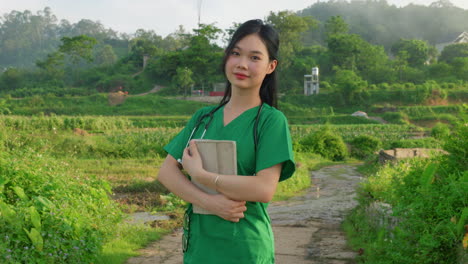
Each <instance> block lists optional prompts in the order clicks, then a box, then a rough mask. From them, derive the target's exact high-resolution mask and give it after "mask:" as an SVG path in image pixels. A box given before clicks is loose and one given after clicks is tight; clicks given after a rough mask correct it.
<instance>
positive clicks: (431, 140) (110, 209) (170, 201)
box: [0, 95, 466, 263]
mask: <svg viewBox="0 0 468 264" xmlns="http://www.w3.org/2000/svg"><path fill="white" fill-rule="evenodd" d="M7 100H8V104H3V108H2V109H3V112H6V110H8V111H9V112H10V113H14V114H15V115H11V114H8V115H0V152H1V155H0V165H1V166H0V214H1V215H4V216H7V217H6V218H3V219H0V232H2V233H8V234H11V235H9V239H8V240H6V241H3V242H0V249H2V251H1V252H3V253H0V257H1V258H3V259H8V260H12V261H11V263H14V262H13V260H15V261H19V262H28V263H41V261H42V262H45V263H62V262H63V261H65V262H67V263H83V262H93V263H123V261H124V260H125V259H126V258H128V257H129V256H133V255H135V254H136V250H137V249H138V248H141V247H143V246H145V245H146V244H147V243H149V242H150V241H153V240H155V239H157V238H158V237H160V236H161V235H162V234H165V233H167V232H168V231H169V230H171V229H172V228H174V227H176V226H179V225H180V224H181V216H182V214H183V208H184V205H185V203H184V202H183V201H181V200H180V199H178V198H177V197H175V196H174V195H172V194H169V193H168V192H167V190H166V189H165V188H164V187H163V186H162V185H161V184H159V182H158V181H157V178H156V176H157V174H158V171H159V166H160V165H161V164H162V162H163V159H164V157H165V155H166V153H165V152H164V150H163V147H164V146H165V145H166V144H167V143H168V142H169V141H170V140H171V138H173V137H174V136H175V135H176V134H177V133H178V132H179V131H180V130H181V129H182V127H183V126H184V124H185V123H186V122H187V121H188V119H189V118H190V113H191V112H192V111H193V110H194V109H197V108H199V107H201V106H204V105H206V104H202V103H195V102H186V101H181V100H173V99H167V98H166V99H164V98H161V97H158V96H150V97H146V98H143V97H141V98H137V97H133V98H132V97H129V98H127V101H126V103H125V104H124V105H121V106H114V107H110V106H109V105H107V101H106V97H105V96H103V95H90V96H85V97H76V98H71V97H70V98H65V97H64V98H58V97H55V96H46V97H38V96H33V97H30V98H23V99H12V98H10V99H7ZM34 100H38V101H34ZM41 100H42V101H41ZM12 102H14V103H12ZM163 102H164V103H163ZM5 105H6V107H5ZM69 105H70V106H71V107H68V106H69ZM0 107H2V104H0ZM280 107H283V108H282V110H283V111H284V112H285V114H286V115H287V116H288V119H289V121H290V130H291V136H292V140H293V148H294V151H295V158H296V161H297V164H298V169H297V172H296V174H295V176H294V177H293V178H292V179H290V180H288V181H285V182H282V183H280V184H279V185H278V190H277V193H276V195H275V197H274V200H282V199H288V198H289V197H292V196H294V195H296V194H298V193H300V192H301V191H302V190H304V189H306V188H307V187H309V186H310V184H311V182H310V176H309V171H310V170H313V169H317V168H320V167H322V166H325V165H327V164H333V163H335V162H337V161H338V162H356V161H359V160H363V159H365V160H367V161H369V162H370V161H372V160H373V159H375V154H374V152H375V151H378V150H379V149H380V148H393V147H429V148H441V147H443V145H444V136H445V135H446V134H447V133H450V130H451V129H452V128H453V127H455V126H454V124H456V123H459V122H460V120H463V119H464V114H465V110H466V106H465V105H454V106H424V107H418V106H405V107H403V106H401V107H398V109H395V112H392V114H389V113H383V114H382V113H381V109H380V108H378V107H376V106H374V107H375V111H374V114H375V115H376V116H379V115H380V116H381V117H383V118H384V120H385V118H387V119H388V121H391V122H389V123H385V124H382V123H379V122H377V121H375V120H370V119H365V118H361V117H351V116H350V115H349V114H345V112H350V111H351V110H356V109H340V108H336V109H333V108H332V107H323V108H308V107H299V106H297V105H292V104H290V103H286V102H282V103H281V104H280ZM60 109H62V110H63V111H62V110H60ZM0 110H1V109H0ZM428 116H432V117H430V118H429V119H424V118H426V117H428ZM444 116H445V117H446V118H445V119H443V120H447V121H446V122H444V121H443V120H442V117H444ZM392 118H393V119H392ZM434 118H435V119H434ZM414 120H430V121H431V122H432V121H434V122H440V124H438V125H437V126H434V125H435V123H431V126H426V127H423V126H417V125H415V124H413V121H414ZM442 123H443V124H442ZM433 126H434V128H433ZM436 128H437V129H436ZM447 131H448V132H447ZM316 142H323V144H325V145H323V146H322V145H320V144H319V145H317V144H316ZM340 142H341V143H340ZM326 144H332V145H326ZM333 144H335V145H333ZM340 144H341V145H340ZM335 147H336V148H337V151H340V153H339V154H337V153H331V154H330V153H328V152H327V151H329V150H330V149H334V148H335ZM64 189H67V192H62V191H61V190H64ZM465 206H466V204H465ZM63 208H65V209H66V210H61V209H63ZM101 209H103V210H101ZM138 211H146V212H151V213H158V214H165V215H169V216H171V218H172V220H170V221H166V222H155V223H153V225H152V226H148V225H141V224H129V223H128V222H127V220H126V219H127V218H128V216H129V215H131V214H132V213H134V212H138ZM453 212H454V214H457V213H459V211H457V210H454V211H453ZM82 218H86V219H82ZM97 219H99V220H97ZM12 223H15V224H14V225H13V224H12ZM371 231H372V230H370V231H369V232H371ZM52 232H54V233H52ZM52 234H56V235H52ZM49 235H50V236H49ZM53 240H57V241H62V242H63V243H61V245H60V248H61V249H60V250H59V251H57V250H56V249H57V247H58V246H59V245H58V244H56V243H54V242H53ZM77 241H78V242H77ZM80 243H81V244H80ZM356 243H358V242H356ZM455 244H456V243H455ZM25 248H28V250H30V251H31V253H30V254H29V255H24V252H23V250H24V249H25ZM57 252H59V253H57ZM7 263H9V262H7ZM441 263H444V262H441Z"/></svg>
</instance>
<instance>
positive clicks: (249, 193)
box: [182, 141, 282, 203]
mask: <svg viewBox="0 0 468 264" xmlns="http://www.w3.org/2000/svg"><path fill="white" fill-rule="evenodd" d="M189 150H190V151H189ZM182 160H183V166H184V169H185V170H186V171H187V172H188V173H189V174H190V176H192V177H193V178H195V179H196V180H197V181H198V182H200V183H201V184H203V185H205V186H207V187H209V188H211V189H215V190H217V191H218V192H220V193H222V194H224V195H226V196H227V197H229V198H230V199H233V200H241V201H252V202H262V203H266V202H269V201H271V199H272V198H273V195H274V194H275V191H276V186H277V185H278V181H279V177H280V174H281V167H282V164H276V165H274V166H272V167H270V168H266V169H264V170H261V171H259V172H258V173H257V175H256V176H253V177H243V176H240V177H234V176H233V175H221V174H216V173H211V172H208V171H206V170H204V169H203V167H202V163H201V158H200V154H199V153H198V150H197V146H196V144H195V142H193V141H191V142H190V146H189V148H187V149H185V150H184V155H183V158H182ZM236 176H237V175H236Z"/></svg>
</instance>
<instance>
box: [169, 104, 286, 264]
mask: <svg viewBox="0 0 468 264" xmlns="http://www.w3.org/2000/svg"><path fill="white" fill-rule="evenodd" d="M258 107H259V106H257V107H254V108H251V109H248V110H246V111H244V112H243V113H242V114H241V115H239V116H238V117H237V118H235V119H234V120H232V121H231V122H230V123H229V124H227V125H226V126H224V120H223V119H224V118H223V112H224V106H223V107H221V108H220V109H218V110H217V111H216V112H215V113H214V115H213V121H212V122H211V124H210V126H209V127H208V129H207V131H206V134H205V136H204V139H214V140H234V141H236V147H237V172H238V174H239V175H254V174H256V173H257V172H258V171H261V170H263V169H266V168H269V167H271V166H274V165H276V164H279V163H282V164H283V165H282V170H281V175H280V181H283V180H285V179H287V178H289V177H291V176H292V174H293V173H294V171H295V165H294V157H293V151H292V143H291V136H290V133H289V128H288V122H287V119H286V117H285V116H284V114H283V113H282V112H280V111H279V110H277V109H276V108H274V107H271V106H269V105H268V104H263V109H262V111H261V113H260V117H259V121H258V128H257V132H258V146H257V148H258V149H257V152H255V146H254V135H253V131H254V124H255V118H256V116H257V112H258ZM214 108H215V107H213V106H212V107H205V108H202V109H200V110H198V111H197V112H196V113H195V114H194V115H193V117H192V118H191V119H190V121H189V122H188V124H187V125H186V127H185V128H184V129H183V130H182V131H181V132H180V133H179V134H178V135H177V136H176V137H175V138H174V139H173V140H172V141H171V142H170V143H169V144H168V145H166V146H165V147H164V149H165V150H166V151H167V152H168V154H170V155H171V156H172V157H174V158H175V159H179V158H182V153H183V150H184V148H185V146H186V145H187V141H188V139H189V137H190V134H191V133H192V130H193V128H194V127H195V125H196V123H197V121H198V120H199V118H200V117H201V116H202V115H204V114H206V113H209V112H210V111H211V110H213V109H214ZM207 122H209V117H206V118H204V120H203V122H202V123H201V124H200V125H199V128H198V129H197V131H196V132H195V134H194V137H193V138H194V139H196V138H200V136H201V135H202V133H203V130H204V127H205V124H206V123H207ZM246 206H247V211H245V212H244V218H242V219H240V221H239V222H238V223H233V222H230V221H227V220H224V219H222V218H220V217H218V216H216V215H201V214H195V213H192V214H191V216H190V229H189V230H190V231H189V232H190V236H189V243H188V249H187V251H186V252H185V254H184V263H186V264H188V263H190V264H199V263H203V264H211V263H213V264H214V263H216V264H219V263H223V264H229V263H232V264H234V263H235V264H239V263H242V264H250V263H251V264H267V263H268V264H271V263H274V262H275V255H274V238H273V232H272V229H271V224H270V217H269V216H268V213H267V207H268V203H260V202H249V201H248V202H247V203H246Z"/></svg>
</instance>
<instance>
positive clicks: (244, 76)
mask: <svg viewBox="0 0 468 264" xmlns="http://www.w3.org/2000/svg"><path fill="white" fill-rule="evenodd" d="M234 76H236V78H237V79H239V80H244V79H247V78H248V76H247V75H245V74H242V73H234Z"/></svg>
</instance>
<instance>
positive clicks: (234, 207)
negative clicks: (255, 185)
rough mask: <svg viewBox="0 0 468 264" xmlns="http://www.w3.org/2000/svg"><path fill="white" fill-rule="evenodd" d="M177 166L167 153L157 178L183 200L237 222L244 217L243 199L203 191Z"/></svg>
mask: <svg viewBox="0 0 468 264" xmlns="http://www.w3.org/2000/svg"><path fill="white" fill-rule="evenodd" d="M178 166H179V165H178V162H177V161H176V160H175V159H174V158H173V157H172V156H170V155H168V156H167V158H166V160H165V161H164V163H163V165H162V166H161V169H160V170H159V175H158V180H159V181H160V182H161V183H162V184H163V185H164V186H166V188H167V189H169V190H170V191H171V192H173V193H174V194H175V195H177V196H179V197H180V198H182V199H183V200H184V201H187V202H189V203H192V204H195V205H197V206H199V207H201V208H203V209H205V210H208V211H210V212H212V213H213V214H215V215H217V216H219V217H221V218H223V219H225V220H228V221H231V222H239V220H240V219H241V218H244V212H245V210H247V207H246V206H245V201H244V200H234V199H229V198H228V197H227V196H225V195H223V194H215V195H213V194H208V193H205V192H203V191H202V190H200V189H199V188H198V187H196V186H195V185H194V184H193V183H192V182H191V181H189V180H188V179H187V177H185V175H184V174H183V173H182V172H181V171H180V169H179V167H178Z"/></svg>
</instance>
